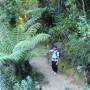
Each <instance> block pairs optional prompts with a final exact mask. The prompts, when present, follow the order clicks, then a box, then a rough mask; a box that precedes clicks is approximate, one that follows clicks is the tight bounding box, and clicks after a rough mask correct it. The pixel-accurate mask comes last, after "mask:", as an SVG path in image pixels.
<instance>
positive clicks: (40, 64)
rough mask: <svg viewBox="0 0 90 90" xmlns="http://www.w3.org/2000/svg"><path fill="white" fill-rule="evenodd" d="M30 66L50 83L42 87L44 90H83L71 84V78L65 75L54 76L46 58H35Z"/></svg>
mask: <svg viewBox="0 0 90 90" xmlns="http://www.w3.org/2000/svg"><path fill="white" fill-rule="evenodd" d="M30 64H31V65H32V67H33V68H35V69H36V70H37V72H40V73H42V74H43V75H44V76H45V79H46V80H47V81H48V84H45V85H43V86H42V90H82V89H81V87H80V86H78V85H76V84H75V83H72V82H71V81H72V80H71V78H68V77H66V76H65V75H63V74H57V75H54V74H53V73H52V69H51V66H50V65H49V63H48V60H47V58H46V57H38V58H33V59H32V60H31V61H30ZM65 88H71V89H65Z"/></svg>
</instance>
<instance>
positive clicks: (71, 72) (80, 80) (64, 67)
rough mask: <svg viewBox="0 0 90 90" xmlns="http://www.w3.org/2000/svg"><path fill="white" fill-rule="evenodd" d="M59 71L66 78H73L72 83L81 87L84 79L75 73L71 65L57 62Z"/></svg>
mask: <svg viewBox="0 0 90 90" xmlns="http://www.w3.org/2000/svg"><path fill="white" fill-rule="evenodd" d="M59 70H60V71H62V72H63V73H64V74H65V75H66V76H67V77H68V78H69V77H70V78H73V82H75V83H76V84H79V85H83V84H84V81H85V77H84V76H83V75H82V74H81V73H79V72H78V71H76V70H75V69H74V68H73V67H72V65H71V64H69V63H67V62H65V61H61V62H59Z"/></svg>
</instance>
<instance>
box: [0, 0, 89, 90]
mask: <svg viewBox="0 0 90 90" xmlns="http://www.w3.org/2000/svg"><path fill="white" fill-rule="evenodd" d="M88 3H90V2H89V0H57V2H56V0H42V1H41V0H12V1H11V0H0V67H1V68H0V75H1V76H2V77H3V79H4V80H6V81H7V82H6V81H4V80H3V81H2V82H1V83H2V86H1V87H2V90H10V89H11V90H12V88H13V85H15V86H14V88H13V90H15V89H16V88H17V90H22V88H23V90H31V89H30V88H31V87H32V83H33V81H32V79H31V77H30V76H29V77H27V78H26V77H25V78H24V79H25V80H21V78H22V73H24V74H26V73H27V72H25V69H26V68H27V67H26V66H25V63H26V64H27V65H28V60H29V59H31V57H34V56H35V55H37V56H38V54H37V52H36V51H37V49H35V47H36V46H37V45H38V44H40V43H41V42H43V41H47V40H48V39H49V38H50V39H49V40H48V42H49V44H50V45H53V44H54V43H57V42H59V43H60V44H59V45H58V48H60V53H61V59H62V61H63V63H62V65H61V66H64V68H63V71H65V72H67V73H68V72H70V73H72V74H73V73H76V74H77V75H78V78H79V79H81V80H82V79H83V76H84V77H85V73H84V70H85V67H86V64H87V62H88V61H90V6H89V5H88ZM33 50H35V51H33ZM40 52H41V51H40ZM43 52H44V51H43ZM68 64H69V65H70V66H69V65H68ZM16 65H17V66H18V69H19V71H18V73H19V74H18V76H19V77H18V76H17V75H16V71H17V70H16V69H17V68H16ZM11 67H12V68H11ZM78 67H79V68H78ZM67 68H70V69H69V71H68V70H67ZM27 69H28V68H27ZM28 74H29V73H28ZM81 74H82V75H83V76H81ZM18 78H19V79H20V80H19V81H20V82H19V81H18ZM4 82H6V88H4V87H5V85H4ZM15 83H16V84H15ZM3 85H4V87H3ZM9 85H10V87H11V88H9V87H8V86H9ZM23 85H24V86H23ZM28 86H31V87H28ZM24 87H27V88H25V89H24ZM32 89H33V88H32Z"/></svg>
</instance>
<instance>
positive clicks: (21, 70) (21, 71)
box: [15, 61, 32, 79]
mask: <svg viewBox="0 0 90 90" xmlns="http://www.w3.org/2000/svg"><path fill="white" fill-rule="evenodd" d="M15 67H16V76H18V77H20V78H21V79H24V78H26V77H27V76H28V75H29V74H30V71H31V70H32V67H31V66H30V64H29V61H24V62H21V63H16V65H15Z"/></svg>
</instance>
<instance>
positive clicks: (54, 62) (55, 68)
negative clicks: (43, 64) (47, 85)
mask: <svg viewBox="0 0 90 90" xmlns="http://www.w3.org/2000/svg"><path fill="white" fill-rule="evenodd" d="M56 63H57V61H52V70H53V71H54V72H56V73H57V71H58V66H57V65H56Z"/></svg>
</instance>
